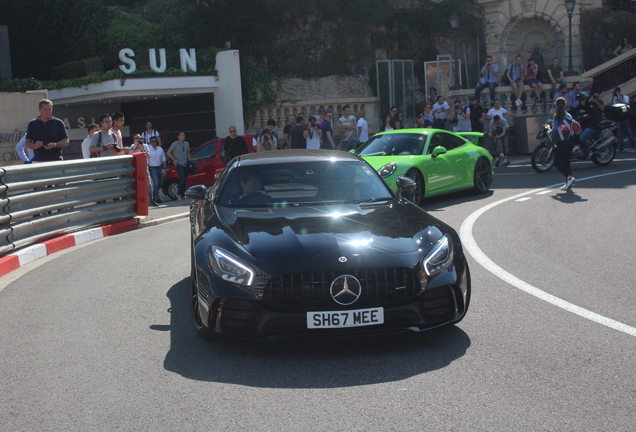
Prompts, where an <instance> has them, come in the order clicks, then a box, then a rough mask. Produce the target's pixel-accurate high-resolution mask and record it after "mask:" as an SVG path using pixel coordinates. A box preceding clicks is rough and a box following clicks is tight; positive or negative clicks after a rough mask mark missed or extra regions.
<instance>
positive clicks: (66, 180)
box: [0, 154, 148, 256]
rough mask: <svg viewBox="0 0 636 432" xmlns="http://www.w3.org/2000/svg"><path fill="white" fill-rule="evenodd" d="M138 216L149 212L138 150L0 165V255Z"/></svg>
mask: <svg viewBox="0 0 636 432" xmlns="http://www.w3.org/2000/svg"><path fill="white" fill-rule="evenodd" d="M137 215H142V216H145V215H148V177H147V172H146V158H145V156H144V155H143V154H134V155H128V156H113V157H104V158H94V159H82V160H73V161H60V162H51V163H41V164H30V165H15V166H7V167H0V256H2V255H4V254H6V253H7V252H10V251H12V250H14V249H17V248H21V247H24V246H28V245H31V244H34V243H37V242H41V241H43V240H47V239H50V238H53V237H57V236H59V235H62V234H66V233H69V232H72V231H76V230H79V229H83V228H86V227H89V226H92V225H99V224H104V223H110V222H116V221H121V220H125V219H131V218H133V217H135V216H137Z"/></svg>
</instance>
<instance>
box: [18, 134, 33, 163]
mask: <svg viewBox="0 0 636 432" xmlns="http://www.w3.org/2000/svg"><path fill="white" fill-rule="evenodd" d="M15 152H16V153H17V154H18V157H19V158H20V160H22V161H24V163H25V164H30V163H31V159H33V150H31V149H30V148H27V146H26V134H24V135H22V138H21V139H20V141H18V143H17V144H16V146H15Z"/></svg>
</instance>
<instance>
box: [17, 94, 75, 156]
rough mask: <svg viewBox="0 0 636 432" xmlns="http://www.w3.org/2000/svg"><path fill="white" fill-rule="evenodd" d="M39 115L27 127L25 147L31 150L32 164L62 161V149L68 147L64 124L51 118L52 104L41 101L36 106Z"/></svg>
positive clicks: (45, 100)
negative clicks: (32, 154)
mask: <svg viewBox="0 0 636 432" xmlns="http://www.w3.org/2000/svg"><path fill="white" fill-rule="evenodd" d="M38 111H40V115H39V116H38V117H37V118H35V119H33V120H31V121H30V122H29V125H28V126H27V133H26V146H27V147H28V148H30V149H31V150H33V153H34V156H33V161H32V163H41V162H52V161H60V160H62V148H63V147H66V146H68V133H67V132H66V127H65V126H64V122H63V121H62V120H60V119H59V118H56V117H53V102H51V101H50V100H48V99H42V100H41V101H40V103H39V105H38Z"/></svg>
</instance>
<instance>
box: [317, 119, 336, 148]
mask: <svg viewBox="0 0 636 432" xmlns="http://www.w3.org/2000/svg"><path fill="white" fill-rule="evenodd" d="M332 118H333V114H332V113H331V111H327V112H326V113H325V119H324V120H323V122H322V123H321V124H320V130H321V131H322V143H321V144H320V148H322V149H328V150H335V148H336V144H335V143H334V141H333V128H332V127H331V119H332Z"/></svg>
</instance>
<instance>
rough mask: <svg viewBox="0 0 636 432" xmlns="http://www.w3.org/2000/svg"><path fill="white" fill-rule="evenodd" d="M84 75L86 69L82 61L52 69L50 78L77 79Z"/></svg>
mask: <svg viewBox="0 0 636 432" xmlns="http://www.w3.org/2000/svg"><path fill="white" fill-rule="evenodd" d="M84 75H86V67H85V66H84V61H83V60H77V61H72V62H68V63H64V64H61V65H58V66H54V67H53V71H52V73H51V78H52V79H54V80H63V79H69V78H77V77H81V76H84Z"/></svg>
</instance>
